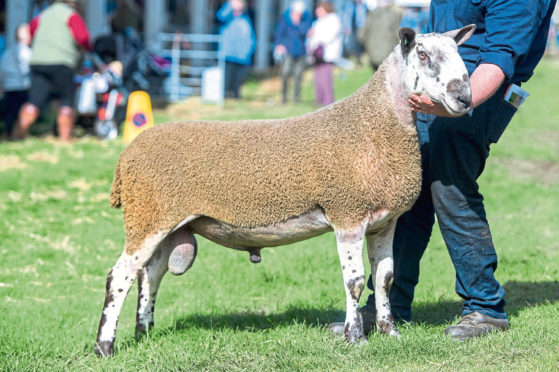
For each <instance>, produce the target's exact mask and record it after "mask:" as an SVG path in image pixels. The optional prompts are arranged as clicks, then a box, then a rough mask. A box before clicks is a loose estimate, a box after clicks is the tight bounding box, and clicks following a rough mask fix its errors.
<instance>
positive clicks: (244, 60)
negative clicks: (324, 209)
mask: <svg viewBox="0 0 559 372" xmlns="http://www.w3.org/2000/svg"><path fill="white" fill-rule="evenodd" d="M78 3H79V2H78V1H77V0H55V1H54V2H53V3H52V4H49V3H48V2H41V6H40V7H38V8H37V9H35V10H34V13H35V17H34V18H33V21H31V23H30V25H31V27H29V25H26V24H22V25H20V27H18V29H17V33H16V35H15V38H16V40H17V42H16V43H14V44H13V46H12V47H10V48H9V49H6V50H2V49H3V48H4V47H3V46H4V45H5V44H6V42H5V40H4V39H2V37H0V52H2V56H1V60H0V86H1V88H2V92H3V105H2V106H3V108H4V110H3V111H4V113H3V118H4V122H5V124H4V130H3V133H2V137H3V138H4V139H23V138H25V135H26V133H27V131H28V130H29V127H30V126H31V125H32V124H33V123H34V122H35V121H36V120H37V118H38V117H39V115H40V113H42V112H43V110H45V108H47V103H48V102H50V101H51V100H53V99H54V100H55V102H57V103H58V110H57V112H58V114H57V131H58V133H59V136H60V139H61V140H64V141H67V140H70V139H71V136H72V131H73V128H74V122H75V120H76V115H77V112H76V110H75V108H74V106H75V105H76V101H77V100H76V88H78V89H79V86H78V85H77V84H78V82H77V81H74V80H76V79H70V78H69V76H70V75H76V73H77V72H78V69H79V68H80V67H83V66H80V65H79V63H80V62H79V61H80V54H82V53H83V52H85V51H91V50H92V46H93V42H92V40H90V38H89V33H88V30H87V27H86V25H85V22H84V21H83V19H82V18H81V16H80V14H79V12H78V11H77V9H76V5H77V4H78ZM123 3H124V4H129V3H130V4H131V5H130V4H129V5H130V6H132V8H134V7H137V5H138V4H137V2H135V1H125V2H123ZM134 4H136V5H134ZM307 4H308V2H305V1H301V0H296V1H292V2H291V3H290V5H289V7H288V9H287V10H285V12H284V13H283V14H282V15H281V17H279V21H278V22H277V24H276V25H275V30H274V33H273V35H272V38H273V49H272V50H271V51H270V53H273V61H274V63H275V64H276V65H277V66H278V67H279V68H278V70H279V74H280V77H281V101H282V103H287V102H289V101H293V102H295V103H298V102H300V101H301V81H302V77H303V72H304V71H305V70H306V69H308V68H311V69H312V71H313V76H314V97H315V104H316V105H318V106H323V105H328V104H330V103H332V102H333V101H334V100H335V97H334V87H333V82H334V79H333V71H334V66H336V65H340V66H342V67H345V68H347V66H351V65H352V64H353V63H356V64H357V65H361V64H363V63H365V64H368V65H370V66H371V68H372V69H373V70H376V69H377V68H378V67H379V66H380V64H381V63H382V61H383V60H384V59H385V58H386V57H387V56H388V54H390V52H391V51H392V49H393V47H394V46H395V45H396V44H397V43H398V36H397V30H398V28H399V27H410V28H413V29H414V30H415V31H416V32H420V33H421V32H425V30H426V27H427V19H428V9H427V8H425V7H419V6H415V7H405V8H401V7H399V6H397V5H395V4H394V1H393V0H377V1H363V0H347V1H346V2H344V3H343V6H341V7H339V9H336V8H335V7H334V5H333V3H332V2H329V1H321V2H317V3H316V6H315V7H314V9H309V7H308V6H307ZM218 5H220V6H219V8H218V10H217V12H216V14H215V20H216V21H217V22H218V24H219V28H218V29H216V30H215V32H219V33H220V34H221V35H222V36H223V44H222V45H223V52H224V54H225V71H224V90H225V97H228V98H235V99H239V98H240V97H241V87H242V85H243V83H244V81H245V80H246V78H247V76H248V75H249V73H250V71H251V66H252V64H253V61H254V54H255V50H256V35H255V29H254V26H253V19H254V12H253V10H252V8H251V5H253V4H252V3H251V2H247V1H245V0H226V1H222V2H221V3H218ZM126 9H128V8H126ZM132 10H133V9H132ZM132 10H130V11H127V14H129V15H130V16H129V17H124V18H123V17H122V14H123V13H122V11H117V12H115V15H114V19H113V22H112V23H111V26H112V31H113V32H114V33H118V34H126V35H130V34H131V33H134V32H135V30H137V29H138V28H140V27H141V24H142V22H141V11H140V10H138V11H136V12H133V11H132ZM134 15H136V16H134ZM41 18H45V19H46V20H47V21H46V22H40V23H39V22H38V20H40V19H41ZM49 18H53V19H55V18H56V19H61V20H63V19H71V22H66V23H57V22H52V21H49ZM123 20H126V21H125V22H124V21H123ZM558 24H559V15H558V13H557V12H556V13H555V16H554V18H553V22H552V27H551V28H550V38H549V40H550V41H549V50H550V53H553V52H554V51H555V50H556V49H557V47H556V45H559V33H558V32H556V27H557V25H558ZM53 35H56V37H53ZM7 37H10V35H8V36H7ZM136 39H137V36H136ZM55 41H56V42H55ZM58 41H61V42H58ZM102 46H103V45H102ZM105 49H106V48H105ZM109 49H110V47H109ZM96 52H98V51H96ZM112 54H114V53H112ZM112 59H113V60H114V59H115V58H112ZM349 61H351V62H349ZM107 62H110V61H107ZM165 62H166V61H163V62H162V63H165ZM106 65H107V66H108V65H109V63H106ZM45 66H50V67H45ZM53 66H54V67H53ZM113 67H114V65H113ZM45 69H46V70H49V69H50V70H52V69H54V70H55V71H54V72H53V71H48V72H45ZM118 69H120V70H122V67H120V68H117V70H118ZM63 70H64V72H61V71H63ZM101 70H103V69H101ZM121 72H122V71H121ZM68 82H70V83H68ZM144 85H145V86H142V84H140V88H141V89H143V90H148V92H149V93H152V91H150V89H154V86H153V85H152V86H151V87H148V85H147V84H144ZM291 85H292V89H291ZM78 112H79V110H78Z"/></svg>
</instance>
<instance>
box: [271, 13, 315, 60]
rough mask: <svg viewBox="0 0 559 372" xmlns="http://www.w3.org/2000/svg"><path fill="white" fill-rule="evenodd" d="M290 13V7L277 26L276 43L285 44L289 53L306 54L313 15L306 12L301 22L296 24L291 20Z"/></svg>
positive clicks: (297, 55) (294, 54)
mask: <svg viewBox="0 0 559 372" xmlns="http://www.w3.org/2000/svg"><path fill="white" fill-rule="evenodd" d="M289 13H290V11H289V9H288V10H286V11H285V12H284V13H283V16H282V17H281V20H280V21H279V23H278V25H277V27H276V33H275V37H274V44H275V45H280V44H281V45H283V46H285V48H286V49H287V53H289V55H291V56H293V57H300V56H302V55H304V54H305V37H306V35H307V31H309V29H310V28H311V15H310V14H309V12H304V13H303V16H302V18H301V22H299V24H298V25H295V24H293V22H292V21H291V17H290V15H289Z"/></svg>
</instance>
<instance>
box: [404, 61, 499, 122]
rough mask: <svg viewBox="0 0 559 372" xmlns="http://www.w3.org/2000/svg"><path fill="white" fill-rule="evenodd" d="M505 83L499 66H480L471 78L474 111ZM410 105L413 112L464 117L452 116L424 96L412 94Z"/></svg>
mask: <svg viewBox="0 0 559 372" xmlns="http://www.w3.org/2000/svg"><path fill="white" fill-rule="evenodd" d="M504 81H505V74H504V73H503V71H502V70H501V68H500V67H499V66H497V65H493V64H489V63H484V64H481V65H479V66H478V67H477V68H476V69H475V70H474V73H473V74H472V76H470V87H471V88H472V109H473V108H476V107H477V106H479V105H481V104H482V103H483V102H485V101H487V100H488V99H489V98H490V97H491V96H492V95H493V94H495V92H496V91H497V90H498V89H499V88H500V87H501V85H502V84H503V82H504ZM408 103H409V105H410V107H411V110H412V111H414V112H421V113H423V114H432V115H436V116H445V117H457V116H461V115H464V114H465V112H464V113H462V114H461V115H451V114H450V113H448V112H447V111H446V109H445V108H444V106H443V105H442V104H440V103H435V102H433V101H432V100H431V99H429V97H427V96H426V95H424V94H422V95H421V96H418V95H417V94H411V95H410V97H409V99H408Z"/></svg>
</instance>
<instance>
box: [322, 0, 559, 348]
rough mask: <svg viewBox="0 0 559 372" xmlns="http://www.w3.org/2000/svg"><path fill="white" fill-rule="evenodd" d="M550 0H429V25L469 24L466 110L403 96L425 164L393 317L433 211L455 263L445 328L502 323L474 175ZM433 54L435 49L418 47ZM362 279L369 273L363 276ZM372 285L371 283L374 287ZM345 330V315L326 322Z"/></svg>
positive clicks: (513, 105) (405, 312) (477, 332)
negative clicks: (457, 300) (454, 313)
mask: <svg viewBox="0 0 559 372" xmlns="http://www.w3.org/2000/svg"><path fill="white" fill-rule="evenodd" d="M555 3H556V0H541V1H529V2H527V1H525V0H483V1H482V0H454V1H448V0H432V1H431V8H430V15H429V26H428V32H446V31H450V30H453V29H459V28H461V27H463V26H465V25H468V24H475V25H476V26H477V28H476V31H475V33H474V34H473V36H472V37H471V38H470V39H469V40H467V41H466V42H465V43H464V44H462V45H461V46H460V47H459V49H458V51H459V53H460V55H461V56H462V58H463V60H464V62H465V64H466V68H467V69H468V72H469V74H470V84H471V88H472V107H473V110H471V111H470V112H468V113H467V114H466V115H463V116H461V117H447V116H448V115H449V114H448V113H447V112H446V110H445V109H444V107H443V106H442V105H441V104H439V103H434V102H432V101H431V100H430V99H429V98H428V97H427V96H417V95H413V94H412V95H411V96H410V99H409V103H410V105H411V108H412V110H413V111H415V112H417V130H418V137H419V143H420V146H421V155H422V165H423V184H422V190H421V193H420V195H419V198H418V200H417V201H416V203H415V205H414V206H413V208H412V209H411V210H410V211H408V212H407V213H405V214H403V215H402V216H401V217H400V218H399V219H398V223H397V226H396V232H395V235H394V243H393V250H394V283H393V285H392V288H391V290H390V305H391V307H392V312H393V314H394V317H395V318H396V319H400V320H404V321H410V320H411V304H412V301H413V297H414V289H415V286H416V285H417V282H418V278H419V261H420V259H421V257H422V256H423V253H424V252H425V249H426V248H427V244H428V242H429V239H430V237H431V232H432V227H433V225H434V223H435V215H436V216H437V221H438V224H439V228H440V230H441V233H442V235H443V238H444V241H445V243H446V246H447V249H448V252H449V254H450V257H451V259H452V262H453V264H454V268H455V270H456V293H457V294H458V295H459V296H460V297H461V298H462V299H463V300H464V305H463V308H462V318H461V319H460V321H459V322H458V324H456V325H452V326H449V327H447V328H446V329H445V331H444V333H445V334H446V335H448V336H449V337H451V338H453V339H456V340H465V339H468V338H471V337H478V336H483V335H485V334H488V333H491V332H495V331H503V330H506V329H508V327H509V322H508V318H507V313H506V312H505V299H504V298H505V290H504V289H503V287H502V286H501V284H500V283H499V282H498V281H497V280H496V278H495V270H496V269H497V254H496V252H495V247H494V245H493V239H492V237H491V232H490V229H489V224H488V222H487V217H486V213H485V208H484V205H483V196H482V195H481V193H480V192H479V185H478V183H477V179H478V177H479V176H480V175H481V173H482V172H483V169H484V168H485V162H486V160H487V157H488V156H489V149H490V146H491V145H492V144H494V143H496V142H497V141H498V140H499V138H500V137H501V135H502V133H503V131H504V130H505V129H506V127H507V125H508V123H509V122H510V121H511V119H512V117H513V116H514V114H515V113H516V110H517V108H518V106H519V105H520V104H521V103H522V102H523V99H524V98H525V97H526V96H527V93H526V92H525V91H524V90H523V89H522V88H520V85H522V83H524V82H526V81H528V79H529V78H530V77H531V76H532V73H533V71H534V68H535V67H536V65H537V64H538V62H539V61H540V59H541V58H542V56H543V54H544V51H545V47H546V42H547V36H548V31H549V25H550V19H551V15H552V13H553V9H554V8H555ZM424 58H426V59H428V62H429V63H431V59H432V60H433V63H436V58H437V56H436V55H433V56H430V55H425V57H424ZM368 286H369V288H371V289H373V288H372V282H371V279H370V278H369V282H368ZM373 290H374V289H373ZM360 312H361V314H362V316H363V324H364V327H365V328H368V329H369V330H370V329H371V326H372V324H373V323H374V319H375V298H374V295H371V296H369V298H368V300H367V305H366V306H364V307H363V308H362V309H361V310H360ZM331 328H332V330H334V331H338V332H340V331H343V323H342V326H341V328H340V326H339V323H337V324H332V325H331Z"/></svg>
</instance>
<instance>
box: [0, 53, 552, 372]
mask: <svg viewBox="0 0 559 372" xmlns="http://www.w3.org/2000/svg"><path fill="white" fill-rule="evenodd" d="M369 75H370V72H369V71H368V70H366V69H361V70H355V71H352V72H338V75H337V80H336V92H337V93H336V94H337V97H338V98H341V97H343V96H345V95H348V94H350V93H351V92H353V91H354V90H355V89H356V88H357V87H358V86H360V85H361V84H362V83H364V82H365V81H366V79H368V77H369ZM558 76H559V62H557V61H551V60H545V61H543V62H542V63H541V64H540V66H539V67H538V69H537V70H536V74H535V76H534V77H533V79H532V80H531V81H530V82H529V84H526V89H527V90H528V91H529V92H530V93H531V97H530V98H529V99H528V101H527V103H526V104H525V106H523V107H522V108H521V109H520V111H519V113H518V114H517V115H516V117H515V118H514V120H513V122H512V123H511V124H510V125H509V128H508V129H507V131H506V132H505V134H504V135H503V137H502V138H501V140H500V142H499V143H498V144H497V145H494V146H493V148H492V150H491V153H492V156H491V157H490V159H489V161H488V164H487V167H486V171H485V173H484V175H483V176H482V177H481V179H480V184H481V191H482V192H483V193H484V195H485V200H486V207H487V213H488V217H489V220H490V222H491V227H492V232H493V236H494V239H495V244H496V247H497V251H498V254H499V259H500V265H499V268H498V270H497V274H496V275H497V278H498V279H499V280H500V281H501V283H502V284H503V285H504V287H505V289H506V290H507V301H508V304H507V310H508V312H509V316H510V323H511V329H510V331H509V332H506V333H499V334H493V335H490V336H488V337H485V338H481V339H476V340H470V341H468V342H464V343H457V342H453V341H451V340H449V339H447V338H446V337H445V336H444V335H443V333H442V332H443V329H444V328H445V326H447V325H449V324H451V323H453V322H455V321H456V320H457V319H458V314H459V312H460V308H461V301H460V300H459V298H458V296H457V295H456V294H455V293H454V269H453V267H452V264H451V262H450V259H449V257H448V254H447V252H446V248H445V246H444V243H443V241H442V238H441V237H440V233H439V232H438V230H436V231H435V232H434V234H433V239H432V241H431V243H430V246H429V249H428V250H427V252H426V255H425V258H424V259H423V261H422V273H421V278H420V284H419V285H418V287H417V292H416V300H415V302H414V308H413V311H414V315H413V323H412V324H408V325H403V326H401V327H400V331H401V333H402V336H401V337H400V338H399V339H393V338H389V337H386V336H382V335H379V334H372V335H371V336H370V337H369V343H368V344H367V345H361V346H352V345H348V344H347V343H346V342H345V341H344V340H343V339H341V338H337V337H334V336H333V335H331V334H329V332H328V331H327V330H326V329H325V326H326V325H327V324H328V323H329V322H330V321H334V320H340V319H343V315H344V306H345V295H344V290H343V282H342V277H341V269H340V267H339V263H338V258H337V253H336V247H335V240H334V237H333V235H332V234H326V235H323V236H320V237H318V238H314V239H311V240H308V241H304V242H301V243H298V244H294V245H291V246H285V247H278V248H270V249H266V250H263V252H262V260H263V261H262V263H261V264H259V265H253V264H251V263H250V262H249V259H248V258H249V257H248V254H246V253H244V252H238V251H234V250H230V249H226V248H223V247H220V246H217V245H215V244H213V243H210V242H208V241H206V240H204V239H202V238H199V240H198V241H199V252H198V257H197V260H196V262H195V263H194V266H193V268H192V269H191V270H190V271H188V272H187V273H186V274H185V275H184V276H180V277H174V276H172V275H170V274H168V275H167V276H166V277H165V279H164V280H163V283H162V286H161V289H160V291H159V296H158V302H157V306H156V313H155V328H154V330H153V331H152V332H151V333H150V334H149V335H148V336H147V337H145V338H143V339H142V340H140V341H139V342H136V341H135V340H134V337H133V334H134V325H135V308H136V289H135V288H133V289H132V291H131V292H130V293H131V294H130V296H129V297H128V299H127V301H126V302H125V305H124V307H123V310H122V313H121V317H120V322H119V329H118V333H117V340H116V344H115V353H116V354H115V356H114V358H111V359H107V360H104V359H99V358H97V357H96V356H95V355H94V354H93V345H94V342H95V337H96V332H97V326H98V323H99V318H100V315H101V314H100V313H101V308H102V305H103V300H104V292H105V291H104V288H105V278H106V275H107V273H108V271H109V269H110V268H111V267H112V265H113V264H114V262H115V261H116V259H117V257H118V256H119V254H120V252H121V251H122V246H123V238H124V233H123V224H122V219H121V212H120V211H119V210H114V209H111V208H110V207H109V203H108V193H109V189H110V185H111V182H112V176H113V169H114V165H115V163H116V160H117V157H118V155H119V153H120V151H121V150H122V149H123V147H124V145H123V144H122V143H121V142H120V141H115V142H111V143H107V142H99V141H97V140H95V139H93V138H91V137H84V138H81V139H79V140H77V141H76V143H74V144H72V145H70V146H68V145H61V144H59V143H57V142H56V141H54V140H53V139H52V138H51V137H46V138H45V137H41V138H39V137H31V138H30V139H29V140H27V141H26V142H23V143H5V142H4V143H0V215H1V216H2V218H1V219H2V221H1V223H0V370H2V371H4V370H5V371H14V370H37V371H51V370H52V371H59V370H76V371H77V370H79V371H82V370H95V371H97V370H99V371H122V370H131V371H135V370H141V371H160V370H185V371H199V370H208V371H222V370H228V371H237V370H247V371H260V370H262V371H270V370H297V371H308V370H311V371H313V370H320V371H378V370H390V371H420V370H451V371H455V370H462V371H476V370H483V371H510V370H521V371H522V370H531V371H553V370H559V332H558V330H557V326H558V324H559V281H558V280H559V232H558V226H559V212H558V209H559V125H558V124H557V123H558V122H559V102H558V97H559V95H558V94H557V86H558V84H557V83H558V80H559V79H558ZM308 78H310V76H309V77H308ZM276 85H277V84H276ZM244 92H245V97H246V98H247V99H246V100H245V101H241V102H227V103H226V104H225V106H224V107H223V108H216V107H214V106H206V105H201V104H199V103H198V102H197V101H196V100H189V101H187V102H184V103H182V104H178V105H173V106H170V107H168V108H167V109H166V110H164V111H158V112H156V121H157V122H163V121H167V120H184V119H191V118H193V119H204V118H205V119H230V120H233V119H238V118H263V117H286V116H291V115H295V114H299V113H303V112H307V111H310V110H312V109H313V107H312V104H311V102H312V88H311V86H310V83H309V80H307V83H306V85H305V88H304V91H303V98H304V103H303V104H301V105H288V106H279V105H277V104H274V102H276V101H277V100H278V98H279V95H278V93H277V89H276V88H275V86H274V85H273V84H268V85H266V84H264V83H262V84H257V83H256V82H249V83H248V84H247V85H246V87H245V90H244ZM367 295H368V291H366V292H365V295H364V297H365V296H367ZM363 301H364V298H362V302H363Z"/></svg>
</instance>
